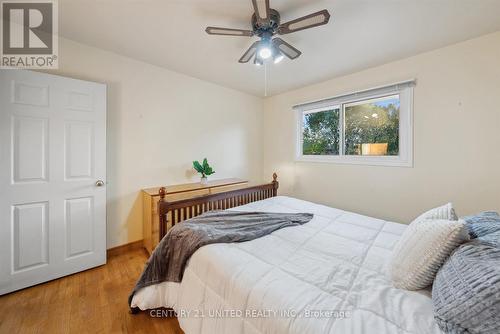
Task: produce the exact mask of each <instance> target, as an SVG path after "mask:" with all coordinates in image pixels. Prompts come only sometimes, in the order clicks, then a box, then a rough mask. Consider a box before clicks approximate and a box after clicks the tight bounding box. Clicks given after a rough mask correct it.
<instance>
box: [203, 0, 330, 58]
mask: <svg viewBox="0 0 500 334" xmlns="http://www.w3.org/2000/svg"><path fill="white" fill-rule="evenodd" d="M251 1H252V4H253V9H254V13H253V14H252V16H251V18H250V24H251V30H245V29H233V28H223V27H207V28H206V29H205V31H206V32H207V34H209V35H222V36H247V37H252V36H256V37H259V38H260V40H257V41H255V42H254V43H253V44H252V45H251V46H250V48H249V49H248V50H247V51H246V52H245V53H244V54H243V56H242V57H241V58H240V59H239V60H238V62H240V63H242V64H243V63H248V62H249V61H250V60H251V59H252V58H254V64H255V65H263V64H264V62H266V63H267V62H268V60H272V61H273V63H275V64H277V63H279V62H281V61H282V60H283V58H284V57H285V56H286V57H287V58H289V59H291V60H294V59H297V58H298V57H299V56H300V55H301V54H302V52H300V51H299V50H298V49H297V48H295V47H293V46H292V45H290V44H288V43H287V42H285V41H283V40H282V39H281V38H278V37H276V38H273V37H274V36H275V35H276V34H279V35H285V34H290V33H294V32H297V31H300V30H304V29H309V28H314V27H319V26H322V25H325V24H327V23H328V22H329V21H330V13H329V12H328V10H327V9H323V10H320V11H318V12H315V13H311V14H309V15H305V16H302V17H299V18H297V19H294V20H291V21H288V22H284V23H282V22H281V18H280V13H279V12H278V11H277V10H276V9H273V8H271V7H270V3H269V2H270V0H251Z"/></svg>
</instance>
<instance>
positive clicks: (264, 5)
mask: <svg viewBox="0 0 500 334" xmlns="http://www.w3.org/2000/svg"><path fill="white" fill-rule="evenodd" d="M252 4H253V9H254V10H255V16H256V17H257V20H258V21H259V22H265V21H269V16H270V8H269V0H252Z"/></svg>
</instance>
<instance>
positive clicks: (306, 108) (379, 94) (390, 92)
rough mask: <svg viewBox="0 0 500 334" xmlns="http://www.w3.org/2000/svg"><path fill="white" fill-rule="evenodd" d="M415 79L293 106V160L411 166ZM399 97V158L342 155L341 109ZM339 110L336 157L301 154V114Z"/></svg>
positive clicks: (342, 123) (342, 130) (342, 121)
mask: <svg viewBox="0 0 500 334" xmlns="http://www.w3.org/2000/svg"><path fill="white" fill-rule="evenodd" d="M414 85H415V80H409V81H405V82H400V83H396V84H392V85H389V86H384V87H378V88H373V89H369V90H364V91H360V92H355V93H350V94H345V95H341V96H338V97H334V98H329V99H325V100H321V101H316V102H310V103H305V104H301V105H298V106H295V107H294V108H293V109H294V111H295V116H296V122H295V123H296V125H297V129H296V140H295V145H296V157H295V161H297V162H325V163H337V164H355V165H372V166H395V167H413V87H414ZM394 95H399V103H400V108H399V155H397V156H370V155H344V131H345V124H344V109H345V105H346V104H351V103H357V102H359V103H363V101H365V100H371V99H377V98H384V97H390V96H394ZM332 109H339V110H340V115H339V116H340V117H339V122H340V124H341V129H340V140H339V146H340V147H339V155H304V154H302V150H303V138H302V132H303V126H304V124H303V115H304V114H307V113H313V112H320V111H325V110H332Z"/></svg>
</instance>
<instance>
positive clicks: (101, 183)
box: [95, 180, 104, 187]
mask: <svg viewBox="0 0 500 334" xmlns="http://www.w3.org/2000/svg"><path fill="white" fill-rule="evenodd" d="M95 185H96V187H102V186H103V185H104V181H103V180H97V181H96V183H95Z"/></svg>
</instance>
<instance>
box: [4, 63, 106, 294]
mask: <svg viewBox="0 0 500 334" xmlns="http://www.w3.org/2000/svg"><path fill="white" fill-rule="evenodd" d="M101 181H102V182H101ZM105 182H106V86H105V85H103V84H99V83H94V82H87V81H81V80H75V79H70V78H65V77H60V76H55V75H50V74H45V73H37V72H30V71H23V70H0V265H1V268H0V294H4V293H7V292H10V291H14V290H17V289H21V288H25V287H28V286H31V285H34V284H38V283H41V282H45V281H48V280H51V279H54V278H57V277H61V276H64V275H68V274H71V273H75V272H78V271H81V270H85V269H88V268H91V267H95V266H98V265H101V264H104V263H106V186H105Z"/></svg>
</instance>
